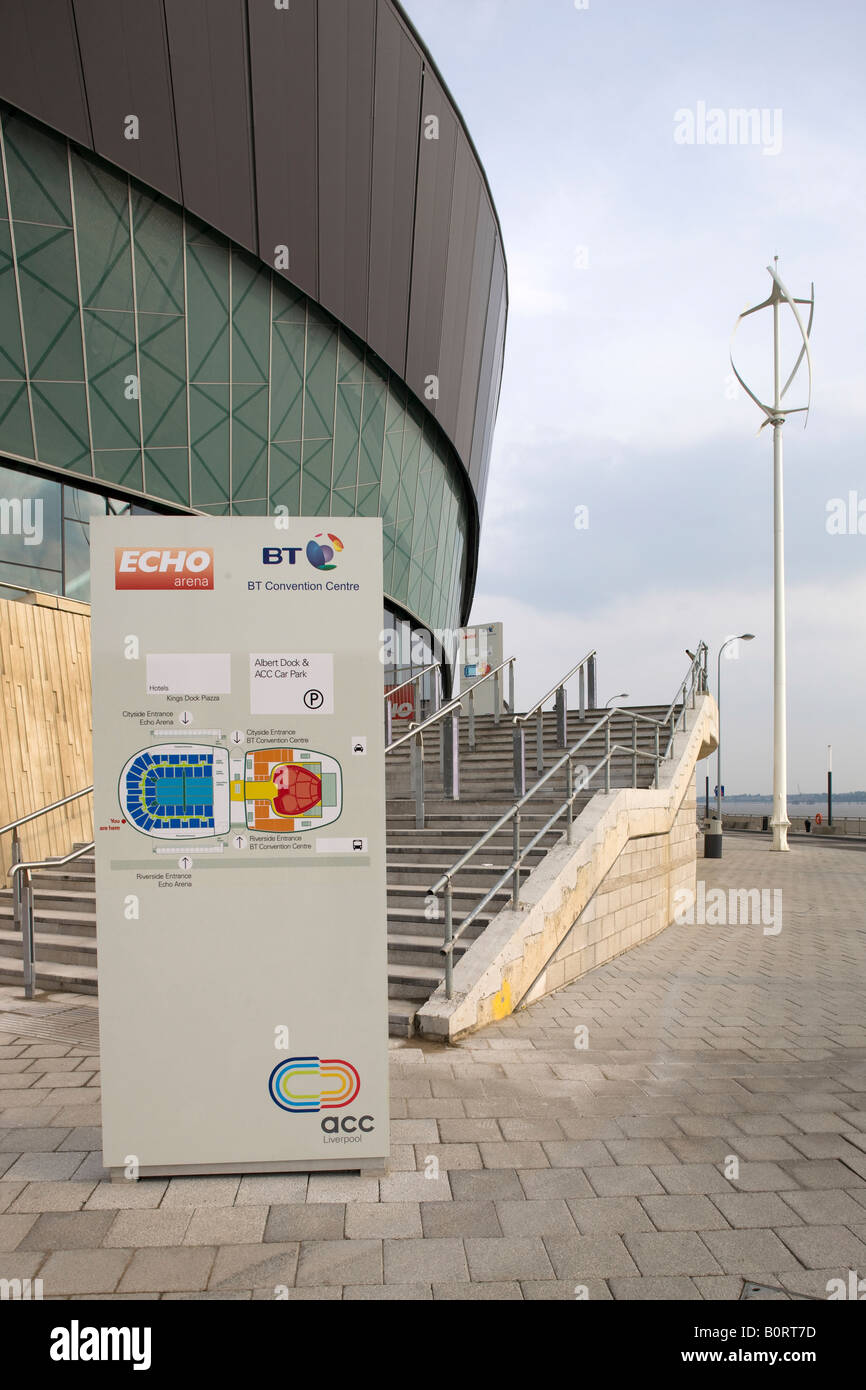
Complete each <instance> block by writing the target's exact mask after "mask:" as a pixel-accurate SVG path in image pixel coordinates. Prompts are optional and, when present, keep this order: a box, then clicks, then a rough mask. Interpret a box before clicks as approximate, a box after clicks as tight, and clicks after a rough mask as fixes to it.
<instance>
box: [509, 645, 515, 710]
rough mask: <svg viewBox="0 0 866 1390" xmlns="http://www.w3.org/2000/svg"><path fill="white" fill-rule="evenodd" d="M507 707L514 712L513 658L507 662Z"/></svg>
mask: <svg viewBox="0 0 866 1390" xmlns="http://www.w3.org/2000/svg"><path fill="white" fill-rule="evenodd" d="M508 708H509V710H510V712H511V714H513V713H514V658H513V657H512V659H511V660H510V661H509V663H508Z"/></svg>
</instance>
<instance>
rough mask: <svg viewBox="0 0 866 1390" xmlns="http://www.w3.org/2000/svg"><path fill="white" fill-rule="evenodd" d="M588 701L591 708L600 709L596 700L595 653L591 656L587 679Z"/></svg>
mask: <svg viewBox="0 0 866 1390" xmlns="http://www.w3.org/2000/svg"><path fill="white" fill-rule="evenodd" d="M587 685H588V690H587V702H588V705H589V708H590V709H598V705H597V704H596V700H595V653H594V652H593V654H592V656H591V657H590V658H589V675H588V680H587Z"/></svg>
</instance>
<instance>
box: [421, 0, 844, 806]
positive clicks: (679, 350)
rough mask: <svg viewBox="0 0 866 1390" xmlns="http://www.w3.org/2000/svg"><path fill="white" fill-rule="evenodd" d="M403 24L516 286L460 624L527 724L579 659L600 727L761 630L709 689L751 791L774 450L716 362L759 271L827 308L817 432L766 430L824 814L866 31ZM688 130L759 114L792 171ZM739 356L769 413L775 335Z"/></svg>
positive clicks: (755, 23) (428, 9)
mask: <svg viewBox="0 0 866 1390" xmlns="http://www.w3.org/2000/svg"><path fill="white" fill-rule="evenodd" d="M405 2H406V8H407V10H408V12H409V13H410V15H411V17H412V19H413V21H414V22H415V24H416V25H417V27H418V29H419V31H420V33H421V34H422V35H423V37H424V39H425V40H426V42H427V43H428V44H429V46H430V49H431V51H432V52H433V53H434V55H435V56H436V59H437V62H438V63H439V66H440V67H441V69H442V72H443V74H444V76H445V79H446V81H447V82H448V84H449V86H450V88H451V90H452V92H453V94H454V96H455V98H456V100H457V102H458V104H459V106H460V107H461V109H462V111H463V114H464V116H465V117H466V120H467V124H468V125H469V128H470V130H471V132H472V135H473V138H474V139H475V142H476V145H477V147H478V150H479V153H480V155H481V158H482V160H483V162H484V165H485V167H486V169H487V173H488V176H489V179H490V183H491V186H492V189H493V194H494V197H495V199H496V203H497V207H498V210H499V214H500V217H501V220H502V226H503V234H504V237H505V247H506V253H507V255H508V261H509V275H510V289H511V309H510V319H509V336H508V346H507V352H506V364H505V376H504V381H503V389H502V398H501V403H500V412H499V423H498V427H497V434H496V440H495V444H494V453H493V465H492V470H491V484H490V489H489V492H488V498H487V509H486V514H485V525H484V531H483V536H482V547H481V565H480V572H479V583H478V590H477V601H476V605H475V610H474V614H473V616H474V617H475V618H476V619H478V620H482V621H492V620H495V619H502V620H503V621H504V622H505V624H506V630H505V636H506V647H507V648H508V650H509V652H511V651H513V652H515V653H516V654H517V655H518V657H520V659H521V661H520V665H521V667H522V668H523V674H522V677H521V680H520V684H519V696H520V698H521V700H522V701H523V702H524V703H526V702H529V701H530V700H532V699H534V698H536V697H537V696H539V695H541V694H542V693H543V691H544V690H545V689H546V688H547V686H548V685H549V684H551V683H552V682H553V681H554V680H555V679H556V678H557V676H558V675H560V674H561V673H562V671H563V670H565V669H567V667H568V666H570V665H571V664H572V662H573V661H574V660H576V659H577V658H578V657H579V656H580V655H582V654H583V652H584V651H586V650H587V649H589V648H590V647H597V648H598V651H599V674H600V687H601V688H600V697H601V699H602V700H604V699H606V698H607V696H608V695H612V694H615V693H616V692H617V691H620V690H628V691H630V693H631V694H632V697H633V699H634V700H635V701H641V702H648V701H650V700H658V701H668V700H670V699H671V698H672V697H673V694H674V689H675V686H676V684H677V681H678V680H679V679H680V678H681V676H682V675H683V673H684V669H685V667H686V665H687V658H686V657H685V654H684V648H685V647H686V646H693V644H694V642H695V641H697V640H698V638H699V637H701V636H702V637H704V638H705V639H706V640H707V641H708V642H709V643H710V646H711V648H713V670H715V649H716V648H717V646H718V644H719V642H720V641H723V640H724V639H725V638H726V637H727V636H729V635H730V634H731V633H735V632H743V631H752V632H754V633H756V634H757V638H758V640H757V641H755V642H753V643H751V644H750V645H748V646H743V647H742V648H741V650H740V653H739V657H738V658H737V659H735V660H732V661H727V660H725V661H723V670H722V708H723V714H724V729H725V740H726V741H725V749H724V756H725V764H726V772H725V777H724V780H725V783H726V785H727V786H728V788H729V789H730V790H734V791H745V792H755V791H769V790H770V788H771V784H772V766H771V753H772V592H771V582H772V526H771V499H772V442H771V438H770V436H769V430H764V431H763V432H762V433H761V434H760V435H757V433H756V432H757V430H758V426H759V425H760V423H761V418H762V417H761V415H760V413H759V412H758V410H757V408H756V407H755V406H753V405H752V403H751V402H749V401H748V399H747V398H746V397H745V396H744V395H743V393H742V391H740V389H739V387H737V388H736V390H735V392H734V391H733V390H732V389H731V382H730V376H729V373H730V368H729V364H728V347H729V338H730V333H731V330H732V328H733V325H734V322H735V320H736V317H737V315H738V314H739V313H740V311H741V310H742V309H743V308H744V307H745V306H746V305H747V304H754V303H757V302H758V301H759V300H760V299H763V298H765V297H766V294H767V292H768V288H769V283H770V280H769V276H768V275H767V274H766V271H765V270H764V267H765V266H766V265H767V264H768V263H769V262H770V261H771V259H772V256H773V255H774V254H775V253H777V254H778V255H779V257H780V272H781V275H782V278H783V280H784V281H785V283H786V284H787V285H788V287H789V289H790V290H791V291H792V293H794V294H796V295H805V294H808V292H809V285H810V282H811V281H814V282H815V293H816V311H815V326H814V331H813V338H812V346H813V357H814V365H815V383H814V397H813V409H812V414H811V416H810V419H809V425H808V428H807V429H806V430H805V432H804V430H803V427H802V416H801V417H797V416H794V417H792V419H791V420H790V421H789V423H788V425H786V427H785V481H786V526H787V569H788V619H789V643H788V684H789V786H790V789H791V790H792V791H796V789H797V787H798V785H799V786H801V787H802V789H803V790H804V791H807V790H809V791H813V790H817V789H819V788H820V787H821V786H822V785H823V783H824V780H825V769H826V745H827V743H832V744H833V745H834V785H836V786H837V787H838V789H839V790H840V791H843V790H851V789H855V788H866V739H864V694H866V650H864V640H863V638H864V614H866V534H856V535H830V534H828V532H827V529H826V521H827V504H828V502H829V501H830V500H831V499H834V498H839V499H843V500H844V501H845V503H846V506H847V502H848V497H849V493H851V492H855V493H857V496H858V500H859V501H860V502H862V503H863V513H864V518H863V522H862V525H863V530H864V533H866V467H864V432H866V430H864V426H866V391H864V382H866V333H864V322H866V314H864V309H866V303H864V300H866V276H864V227H866V139H864V135H866V100H864V97H863V80H862V73H863V63H864V54H866V6H863V5H861V4H860V3H859V0H827V3H824V4H822V5H820V6H818V5H814V4H813V3H807V0H728V3H725V4H724V5H710V4H705V3H695V0H662V3H652V4H648V3H644V0H589V8H587V9H577V8H575V5H574V3H573V0H536V3H531V2H530V0H405ZM699 103H703V107H704V109H705V110H708V111H709V109H711V108H720V109H721V110H722V111H724V112H725V113H727V112H728V111H729V110H730V109H732V108H758V109H759V110H765V111H766V113H767V115H766V125H765V128H764V133H763V135H762V137H761V138H762V140H763V145H768V146H770V147H772V145H773V143H774V140H775V144H776V145H778V144H779V143H781V149H779V150H778V151H777V152H775V153H765V152H764V148H763V145H762V143H758V144H743V143H737V144H734V143H727V144H725V143H714V144H710V143H704V144H698V143H694V144H683V143H678V142H677V141H676V140H675V130H676V128H677V124H678V122H677V119H676V113H677V112H682V111H690V112H692V113H694V114H695V117H696V119H699ZM778 113H781V114H780V115H779V114H778ZM726 124H727V121H725V125H726ZM679 126H680V129H681V131H682V130H683V129H684V121H683V118H682V117H680V118H679ZM716 133H717V134H719V133H720V134H725V133H727V132H726V131H725V129H724V128H723V126H722V125H720V124H719V123H718V118H716ZM758 320H760V322H759V321H758ZM748 327H749V330H750V331H749V332H748V333H747V332H746V331H745V330H743V333H742V338H741V336H740V335H738V338H737V344H736V347H737V356H738V362H741V363H742V364H745V366H746V367H747V368H748V373H747V374H751V375H750V377H749V379H750V380H752V379H754V378H755V377H757V378H758V384H759V385H762V384H763V385H766V382H767V381H768V380H769V372H770V368H771V356H770V341H771V339H770V333H771V322H770V318H769V315H768V314H767V315H763V316H755V319H753V320H751V321H750V324H749V325H748ZM790 343H791V346H792V347H793V338H791V339H790ZM741 369H742V368H741ZM762 374H763V381H762V379H761V377H762ZM804 379H805V378H804ZM759 394H761V392H760V391H759ZM794 395H795V388H792V391H791V396H792V397H793V396H794ZM794 403H795V404H799V403H800V401H799V400H797V401H795V402H794ZM579 505H585V506H587V507H588V508H589V527H588V529H587V530H582V531H578V530H576V529H575V527H574V514H575V507H577V506H579ZM855 524H856V521H855ZM702 771H703V769H702Z"/></svg>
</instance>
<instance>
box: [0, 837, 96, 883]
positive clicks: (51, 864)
mask: <svg viewBox="0 0 866 1390" xmlns="http://www.w3.org/2000/svg"><path fill="white" fill-rule="evenodd" d="M95 843H96V842H95V841H94V840H91V841H90V842H89V844H86V845H81V846H80V847H79V848H78V849H74V850H72V851H71V853H69V854H64V855H61V856H58V855H54V854H49V855H48V857H47V858H46V859H21V860H19V862H18V863H17V864H13V865H12V868H11V869H10V870H9V872H8V874H7V875H6V877H7V878H14V877H15V875H16V874H20V873H22V872H24V871H26V872H28V873H29V872H30V871H31V870H33V869H47V868H51V869H56V868H58V867H59V866H60V865H61V864H68V863H69V862H70V861H71V860H73V859H80V858H81V856H82V854H89V852H90V851H91V850H92V849H93V848H94V846H95Z"/></svg>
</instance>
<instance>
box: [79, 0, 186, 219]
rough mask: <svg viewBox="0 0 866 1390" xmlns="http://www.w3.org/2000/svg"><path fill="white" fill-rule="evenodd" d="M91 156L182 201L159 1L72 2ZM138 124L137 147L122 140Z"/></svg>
mask: <svg viewBox="0 0 866 1390" xmlns="http://www.w3.org/2000/svg"><path fill="white" fill-rule="evenodd" d="M74 3H75V19H76V23H77V26H78V39H79V43H80V45H81V59H82V64H83V67H84V80H85V83H86V86H87V102H88V106H89V109H90V121H91V125H92V127H93V143H94V146H95V148H96V149H97V150H98V151H99V153H100V154H101V155H104V156H105V158H106V159H110V160H111V161H112V162H113V163H114V164H119V165H120V166H121V167H122V168H124V169H126V170H128V172H129V173H131V174H134V175H136V176H137V177H138V178H140V179H141V180H142V181H143V182H144V183H146V184H148V185H149V186H150V187H151V188H157V189H159V191H160V192H161V193H165V194H167V195H168V197H170V198H173V199H174V200H175V201H176V202H180V200H181V187H180V170H179V168H178V160H177V135H176V132H175V128H174V103H173V100H172V91H171V77H170V74H169V66H168V45H167V41H166V33H165V14H164V11H163V7H162V0H74ZM130 115H132V116H137V117H138V121H139V135H138V139H135V140H128V139H127V138H126V136H125V133H124V131H125V121H126V118H127V116H130Z"/></svg>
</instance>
